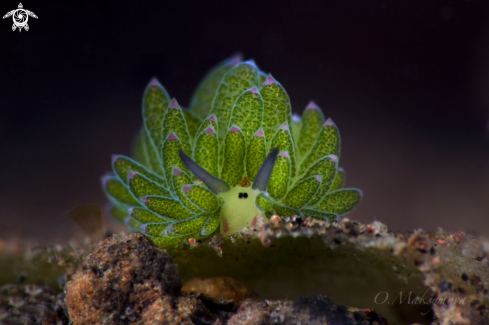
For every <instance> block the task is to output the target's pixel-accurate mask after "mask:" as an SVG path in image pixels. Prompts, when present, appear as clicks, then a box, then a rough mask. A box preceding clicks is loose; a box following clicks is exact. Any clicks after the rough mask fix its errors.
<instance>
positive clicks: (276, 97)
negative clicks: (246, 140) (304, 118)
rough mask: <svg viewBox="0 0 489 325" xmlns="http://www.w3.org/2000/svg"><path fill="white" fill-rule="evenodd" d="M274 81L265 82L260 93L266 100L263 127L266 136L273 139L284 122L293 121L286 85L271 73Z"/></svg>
mask: <svg viewBox="0 0 489 325" xmlns="http://www.w3.org/2000/svg"><path fill="white" fill-rule="evenodd" d="M269 78H271V80H272V83H270V84H263V85H262V87H261V89H260V93H261V95H262V97H263V102H264V106H263V107H264V113H263V129H264V130H265V137H266V138H267V139H271V138H272V137H273V135H274V134H275V131H276V130H277V129H278V128H279V127H280V126H281V125H282V124H283V123H284V122H287V123H288V124H289V125H290V123H291V122H292V107H291V105H290V99H289V95H287V92H286V91H285V89H284V87H282V85H281V84H280V83H278V82H277V81H276V80H275V79H273V77H272V76H271V75H270V76H269Z"/></svg>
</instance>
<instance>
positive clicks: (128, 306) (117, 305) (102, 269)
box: [66, 234, 382, 325]
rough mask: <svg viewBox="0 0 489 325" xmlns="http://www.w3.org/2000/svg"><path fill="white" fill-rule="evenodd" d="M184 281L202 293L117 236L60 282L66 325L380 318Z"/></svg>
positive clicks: (156, 252)
mask: <svg viewBox="0 0 489 325" xmlns="http://www.w3.org/2000/svg"><path fill="white" fill-rule="evenodd" d="M189 283H190V284H189V286H188V287H192V288H201V289H202V290H190V291H200V292H201V293H199V294H198V295H197V296H195V295H193V294H187V293H185V292H182V291H181V287H182V286H181V280H180V277H179V275H178V267H177V265H176V264H174V263H173V260H172V258H171V257H170V255H169V254H168V253H166V252H165V251H164V250H162V249H159V248H157V247H155V246H153V245H152V244H151V243H150V241H149V240H148V239H146V238H145V237H144V236H143V235H141V234H129V235H118V236H115V237H112V238H108V239H106V240H104V241H102V242H101V243H100V244H99V246H98V247H97V248H96V249H95V251H94V252H93V253H91V254H89V255H88V256H87V257H86V259H85V261H83V263H82V264H81V265H80V267H79V269H78V271H77V272H76V273H75V275H74V276H73V278H72V280H71V281H69V282H68V283H67V285H66V305H67V310H68V312H69V316H70V321H72V322H73V324H141V325H142V324H145V325H153V324H154V325H156V324H189V325H190V324H209V325H211V324H214V325H217V324H297V323H298V322H303V323H308V324H327V323H328V322H333V321H335V322H342V323H343V324H382V323H379V322H377V323H375V322H372V321H371V319H373V318H372V316H371V315H370V314H369V315H365V314H362V312H360V311H358V310H356V311H351V310H350V309H348V308H347V307H344V306H340V305H336V304H335V303H333V302H332V301H331V300H330V299H329V298H327V297H324V296H314V297H309V298H298V299H296V300H294V301H290V300H275V301H258V300H256V298H255V300H253V299H246V300H243V299H245V297H249V296H252V297H256V294H255V293H254V292H253V291H252V290H250V289H249V288H247V287H246V286H244V285H243V284H241V283H239V282H238V281H236V280H235V279H233V278H229V277H226V278H222V277H221V278H214V279H207V280H194V281H190V282H189ZM203 291H205V292H207V293H212V294H213V295H214V296H215V297H218V296H219V295H218V292H219V291H221V297H219V298H215V297H211V296H209V295H208V294H207V293H202V292H203ZM232 297H234V298H236V301H235V300H234V299H230V298H232ZM222 298H225V299H222ZM241 300H242V302H241V303H240V302H239V301H241ZM373 314H375V312H373ZM375 315H376V316H375V317H377V314H375ZM375 319H376V321H377V319H382V318H381V317H380V316H378V317H377V318H375Z"/></svg>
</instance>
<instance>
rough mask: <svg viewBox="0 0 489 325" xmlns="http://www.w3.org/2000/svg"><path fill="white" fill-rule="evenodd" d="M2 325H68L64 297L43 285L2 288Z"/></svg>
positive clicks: (0, 311) (0, 306)
mask: <svg viewBox="0 0 489 325" xmlns="http://www.w3.org/2000/svg"><path fill="white" fill-rule="evenodd" d="M0 324H2V325H3V324H24V325H30V324H43V325H48V324H53V325H54V324H56V325H63V324H68V313H67V311H66V308H65V305H64V295H63V294H58V295H56V294H55V293H54V292H53V291H52V290H51V289H50V288H48V287H46V286H41V285H32V284H30V285H22V284H9V285H4V286H3V287H1V288H0Z"/></svg>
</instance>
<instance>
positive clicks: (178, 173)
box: [172, 167, 202, 213]
mask: <svg viewBox="0 0 489 325" xmlns="http://www.w3.org/2000/svg"><path fill="white" fill-rule="evenodd" d="M172 178H173V192H174V193H176V194H177V197H178V199H179V200H180V201H182V203H183V205H185V207H186V208H188V209H189V210H191V211H193V212H195V213H200V212H202V210H201V209H199V207H198V206H196V205H195V204H193V203H192V201H190V200H189V199H188V197H187V195H185V193H184V192H183V190H182V186H184V185H187V184H191V183H192V180H191V179H190V177H188V176H187V175H186V174H185V173H184V172H183V171H182V170H181V169H179V168H176V167H174V168H173V176H172Z"/></svg>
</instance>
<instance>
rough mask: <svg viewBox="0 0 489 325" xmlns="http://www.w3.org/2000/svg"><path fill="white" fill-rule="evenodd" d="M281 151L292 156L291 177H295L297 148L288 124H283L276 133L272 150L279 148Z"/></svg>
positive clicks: (271, 146)
mask: <svg viewBox="0 0 489 325" xmlns="http://www.w3.org/2000/svg"><path fill="white" fill-rule="evenodd" d="M277 147H278V150H279V151H287V152H288V153H289V156H290V177H291V178H293V177H295V173H296V164H295V146H294V142H293V139H292V135H291V133H290V129H289V126H288V123H286V124H283V125H282V126H281V127H280V128H279V129H278V130H277V132H276V133H275V135H274V137H273V139H272V144H271V145H270V149H273V148H277Z"/></svg>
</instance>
